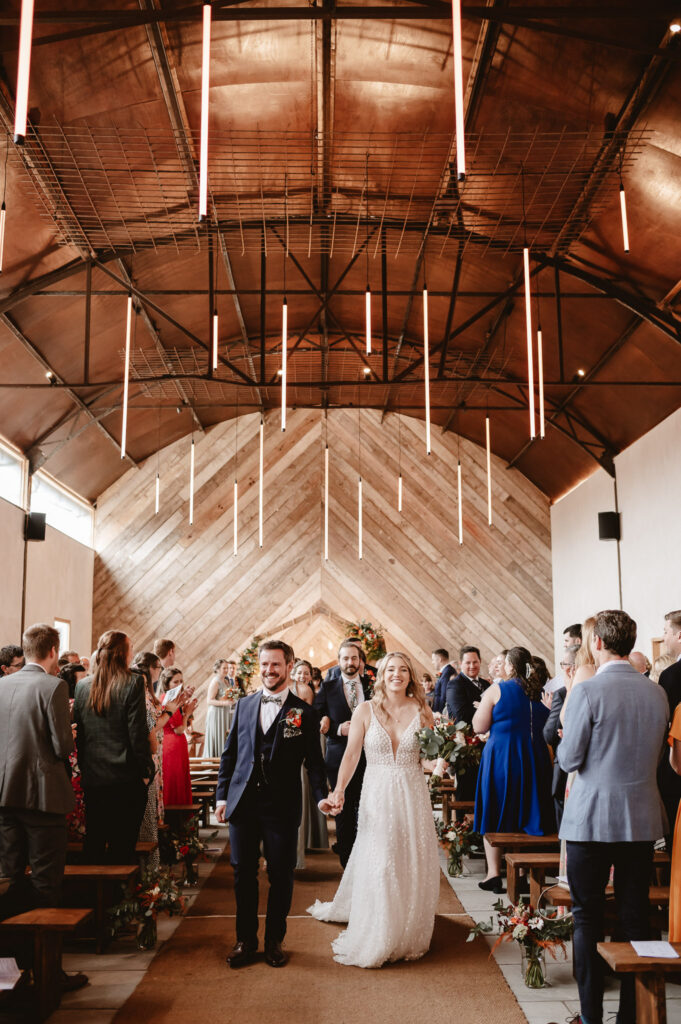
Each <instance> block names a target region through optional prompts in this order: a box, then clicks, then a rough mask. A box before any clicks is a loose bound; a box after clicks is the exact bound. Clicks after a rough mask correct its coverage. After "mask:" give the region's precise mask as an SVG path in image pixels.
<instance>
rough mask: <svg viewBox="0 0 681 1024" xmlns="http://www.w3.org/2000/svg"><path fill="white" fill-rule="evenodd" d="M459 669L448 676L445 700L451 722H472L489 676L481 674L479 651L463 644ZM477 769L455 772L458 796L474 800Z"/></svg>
mask: <svg viewBox="0 0 681 1024" xmlns="http://www.w3.org/2000/svg"><path fill="white" fill-rule="evenodd" d="M459 657H460V665H461V671H460V672H459V674H458V675H452V676H450V677H449V681H448V683H447V689H446V691H445V704H446V706H447V711H448V712H449V717H450V719H451V720H452V721H453V722H468V724H469V725H472V724H473V715H474V714H475V711H476V705H477V704H478V703H479V701H480V697H481V696H482V694H483V693H484V692H485V690H486V689H487V688H488V686H489V680H488V679H481V678H480V651H479V650H478V648H477V647H471V646H466V647H462V648H461V651H460V655H459ZM477 784H478V772H477V770H476V769H474V768H472V767H471V768H468V769H467V770H466V771H465V772H464V774H463V775H459V776H458V780H457V790H456V794H457V797H458V799H459V800H475V790H476V787H477Z"/></svg>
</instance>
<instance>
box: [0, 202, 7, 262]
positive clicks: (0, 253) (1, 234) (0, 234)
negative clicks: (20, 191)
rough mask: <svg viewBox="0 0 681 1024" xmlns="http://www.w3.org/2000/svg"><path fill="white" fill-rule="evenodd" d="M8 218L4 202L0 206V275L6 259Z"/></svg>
mask: <svg viewBox="0 0 681 1024" xmlns="http://www.w3.org/2000/svg"><path fill="white" fill-rule="evenodd" d="M6 217H7V207H6V205H5V200H4V199H3V201H2V206H0V274H2V267H3V261H4V258H5V219H6Z"/></svg>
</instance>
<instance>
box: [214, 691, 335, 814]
mask: <svg viewBox="0 0 681 1024" xmlns="http://www.w3.org/2000/svg"><path fill="white" fill-rule="evenodd" d="M260 697H261V692H260V691H258V693H252V694H249V695H248V696H247V697H242V698H241V700H240V701H239V702H238V703H237V706H236V712H235V714H234V719H233V721H232V727H231V729H230V730H229V735H228V736H227V742H226V743H225V749H224V750H223V752H222V757H221V758H220V772H219V775H218V787H217V793H216V798H217V799H218V800H226V801H227V806H226V807H225V818H226V819H227V820H229V818H230V817H231V815H232V814H233V813H234V810H235V808H236V806H237V804H238V803H239V801H240V800H241V798H242V796H243V795H244V792H245V790H246V787H247V785H248V782H249V779H250V777H251V774H252V773H253V767H254V765H255V738H256V730H257V728H258V722H259V721H260ZM292 710H296V711H300V712H301V716H302V721H301V726H300V730H299V731H298V734H297V735H296V736H292V737H291V736H289V737H287V736H285V735H284V731H285V728H286V715H287V713H288V712H289V711H292ZM275 723H276V730H277V731H276V735H275V737H274V742H273V744H272V750H271V754H270V758H269V763H268V764H267V765H266V766H265V767H266V776H267V778H268V781H269V783H270V788H271V790H272V796H273V802H274V803H275V804H276V806H277V808H278V809H280V810H281V817H282V819H285V820H287V821H298V822H300V815H301V811H302V783H301V778H300V767H301V765H302V764H303V762H304V763H305V767H306V769H307V773H308V775H309V777H310V785H311V786H312V792H313V794H314V798H315V800H316V801H317V803H319V801H320V800H323V799H325V797H326V796H328V788H327V785H326V773H325V771H324V760H323V758H322V748H321V744H320V741H319V722H318V720H317V716H316V715H315V713H314V711H313V710H312V708H311V707H310V705H309V704H306V703H305V701H302V700H301V699H300V697H296V696H294V694H292V693H291V692H290V691H289V692H288V694H287V696H286V699H285V701H284V704H283V706H282V709H281V711H280V712H279V714H278V715H277V717H276V719H275Z"/></svg>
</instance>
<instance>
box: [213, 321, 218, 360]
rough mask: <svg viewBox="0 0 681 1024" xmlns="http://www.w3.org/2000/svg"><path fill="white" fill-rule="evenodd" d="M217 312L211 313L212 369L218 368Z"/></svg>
mask: <svg viewBox="0 0 681 1024" xmlns="http://www.w3.org/2000/svg"><path fill="white" fill-rule="evenodd" d="M218 331H219V324H218V311H217V309H216V310H215V312H214V313H213V369H214V370H217V368H218Z"/></svg>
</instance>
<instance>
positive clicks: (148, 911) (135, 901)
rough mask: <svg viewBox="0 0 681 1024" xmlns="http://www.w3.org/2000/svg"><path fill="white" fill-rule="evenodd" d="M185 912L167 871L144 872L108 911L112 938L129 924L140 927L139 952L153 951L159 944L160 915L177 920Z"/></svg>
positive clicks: (163, 869) (177, 889)
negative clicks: (157, 925) (157, 939)
mask: <svg viewBox="0 0 681 1024" xmlns="http://www.w3.org/2000/svg"><path fill="white" fill-rule="evenodd" d="M183 912H184V899H183V897H182V894H181V892H180V889H179V886H178V884H177V882H176V881H175V879H174V878H173V877H172V875H171V873H170V871H169V870H168V869H167V868H161V869H160V870H158V871H150V870H147V871H145V872H144V873H143V874H142V876H141V878H140V879H139V880H138V881H137V882H136V883H133V888H132V891H131V892H130V893H129V894H128V895H126V896H125V897H124V898H123V899H122V900H121V902H120V903H117V904H116V905H115V906H113V907H110V908H109V910H108V911H107V913H108V915H109V918H110V924H109V929H110V932H111V935H112V936H115V935H119V934H120V933H121V932H122V931H123V930H124V929H125V928H127V927H128V926H129V925H130V924H133V923H134V924H136V925H137V945H138V947H139V948H140V949H153V947H154V946H155V945H156V918H157V917H158V915H159V914H168V915H169V916H170V917H174V916H175V915H176V914H182V913H183Z"/></svg>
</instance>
